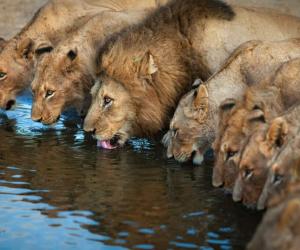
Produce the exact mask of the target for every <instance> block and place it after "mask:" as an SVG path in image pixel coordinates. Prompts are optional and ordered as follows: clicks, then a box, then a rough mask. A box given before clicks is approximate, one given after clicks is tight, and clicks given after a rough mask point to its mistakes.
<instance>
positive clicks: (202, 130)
mask: <svg viewBox="0 0 300 250" xmlns="http://www.w3.org/2000/svg"><path fill="white" fill-rule="evenodd" d="M299 56H300V40H299V39H291V40H286V41H281V42H260V41H251V42H248V43H245V44H243V45H241V46H240V47H239V48H237V49H236V51H235V52H234V53H233V54H232V56H231V57H230V58H229V59H228V60H227V62H226V63H225V65H224V66H223V67H222V68H221V70H220V71H219V72H217V73H216V74H214V75H213V76H212V77H211V78H210V79H209V80H208V81H207V82H206V83H205V84H204V85H205V87H206V89H207V93H208V96H207V97H205V100H207V99H208V102H207V106H206V107H203V109H202V110H201V112H202V113H201V114H200V113H199V112H198V111H197V110H195V109H193V106H194V102H195V98H194V95H193V93H195V91H196V90H192V91H191V92H190V93H189V94H187V95H185V96H184V97H183V98H182V100H181V101H180V103H179V105H178V107H177V109H176V112H175V114H174V116H173V119H172V121H171V123H170V131H172V130H176V131H178V132H179V134H181V138H188V139H187V140H186V141H187V142H185V145H184V148H185V149H181V148H183V145H182V143H181V141H180V140H177V139H176V138H172V137H170V138H169V140H168V142H169V143H166V144H167V146H168V152H169V154H168V156H169V157H170V156H171V157H172V156H175V158H176V159H177V158H178V157H177V155H180V154H181V152H184V155H185V156H186V157H185V158H184V159H183V158H182V159H181V160H183V161H184V160H187V159H188V158H189V157H190V156H191V154H192V151H191V150H199V151H200V152H202V153H204V152H205V151H206V150H207V149H208V148H209V147H210V146H211V144H212V142H213V141H214V139H215V138H216V132H217V128H218V124H219V115H218V111H219V106H220V105H221V103H222V102H223V101H224V100H226V99H228V98H231V99H232V98H234V99H236V100H239V99H242V97H243V94H244V92H245V90H246V89H247V87H248V86H251V85H252V84H255V83H259V82H262V83H263V82H264V81H265V79H266V78H267V77H268V76H269V75H272V74H274V73H275V72H276V70H277V69H278V67H279V66H281V65H282V63H284V62H286V61H288V60H290V59H292V58H296V57H299ZM270 82H272V80H269V81H267V83H264V84H266V85H268V84H269V83H270ZM272 84H273V83H272ZM277 85H278V86H279V87H282V89H284V87H283V86H282V85H281V84H279V83H278V84H276V86H277ZM293 85H294V84H291V89H294V91H295V88H294V87H292V86H293ZM297 91H298V90H297ZM286 95H288V93H286ZM295 96H296V95H295ZM261 98H262V99H263V98H264V97H263V96H261ZM248 99H249V102H250V103H251V102H253V101H251V100H250V96H249V97H248ZM256 101H259V100H256ZM253 103H254V102H253ZM186 110H190V111H191V112H193V115H191V114H190V113H189V115H187V112H186ZM204 111H205V113H203V112H204ZM191 128H194V129H193V133H192V132H191ZM168 135H170V133H169V134H168ZM187 148H188V149H189V150H188V151H187V150H186V149H187Z"/></svg>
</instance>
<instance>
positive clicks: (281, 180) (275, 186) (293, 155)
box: [257, 106, 300, 210]
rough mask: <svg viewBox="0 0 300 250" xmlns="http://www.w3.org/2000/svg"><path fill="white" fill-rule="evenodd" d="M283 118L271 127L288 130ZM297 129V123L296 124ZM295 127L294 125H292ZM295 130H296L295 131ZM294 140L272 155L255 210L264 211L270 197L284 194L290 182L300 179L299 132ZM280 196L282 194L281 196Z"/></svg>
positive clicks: (297, 110) (297, 108)
mask: <svg viewBox="0 0 300 250" xmlns="http://www.w3.org/2000/svg"><path fill="white" fill-rule="evenodd" d="M299 108H300V107H298V106H297V107H296V108H295V109H294V110H293V111H292V112H294V113H297V114H299ZM282 123H286V120H285V119H284V118H279V119H276V120H275V121H274V122H273V126H276V127H277V128H278V127H280V126H284V127H286V128H287V129H289V125H288V124H285V125H282ZM297 123H298V126H296V127H299V121H298V122H297ZM294 126H295V125H294ZM295 130H297V129H295ZM293 137H294V138H292V140H290V141H288V142H287V144H286V145H285V146H284V147H283V148H282V149H281V150H280V151H279V152H278V154H276V155H274V156H273V158H272V159H271V160H270V163H269V165H270V166H268V169H269V170H268V176H267V179H266V182H265V185H264V187H263V191H262V193H261V195H260V197H259V200H258V202H257V209H258V210H262V209H264V208H265V207H266V206H267V205H268V203H269V201H270V200H272V197H276V196H278V195H280V194H281V193H286V192H285V190H286V186H287V185H288V184H289V183H291V182H299V179H300V171H299V170H300V169H299V166H300V158H299V153H300V134H299V131H297V132H296V134H295V135H293ZM281 195H282V194H281Z"/></svg>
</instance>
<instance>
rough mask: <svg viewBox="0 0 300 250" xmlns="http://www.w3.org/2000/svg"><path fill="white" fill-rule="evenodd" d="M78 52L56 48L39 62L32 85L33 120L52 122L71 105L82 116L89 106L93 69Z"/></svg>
mask: <svg viewBox="0 0 300 250" xmlns="http://www.w3.org/2000/svg"><path fill="white" fill-rule="evenodd" d="M80 52H81V51H80ZM80 52H79V51H78V49H77V48H74V49H72V48H70V46H69V45H66V46H59V47H57V48H55V50H53V51H52V52H51V53H49V54H46V55H44V56H43V57H42V58H41V59H40V60H39V62H38V64H37V69H36V74H35V78H34V80H33V81H32V84H31V89H32V93H33V104H32V112H31V118H32V120H34V121H38V122H42V123H44V124H52V123H55V122H56V121H57V120H58V119H59V117H60V115H61V113H62V112H63V111H64V110H65V109H66V108H67V107H70V106H73V107H75V108H77V110H78V111H79V112H80V115H84V114H85V112H86V108H87V107H88V106H89V104H90V88H91V86H92V85H93V83H94V77H93V75H94V73H93V71H94V68H93V67H92V66H91V67H90V65H87V64H86V63H85V55H84V53H80Z"/></svg>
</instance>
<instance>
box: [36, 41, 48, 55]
mask: <svg viewBox="0 0 300 250" xmlns="http://www.w3.org/2000/svg"><path fill="white" fill-rule="evenodd" d="M52 50H53V46H52V44H51V43H50V42H42V43H40V44H39V45H38V46H37V48H36V49H35V51H34V53H35V55H36V56H38V57H39V56H40V55H42V54H45V53H50V52H51V51H52Z"/></svg>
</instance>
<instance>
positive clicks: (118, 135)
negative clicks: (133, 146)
mask: <svg viewBox="0 0 300 250" xmlns="http://www.w3.org/2000/svg"><path fill="white" fill-rule="evenodd" d="M101 80H102V81H101V82H100V81H97V82H96V84H95V85H94V86H93V88H92V91H91V93H92V99H93V101H92V104H91V107H90V109H89V112H88V114H87V116H86V118H85V121H84V130H85V131H87V132H93V135H94V137H95V138H96V139H97V140H98V146H101V147H103V148H106V149H113V148H116V147H118V146H122V145H124V143H125V142H126V141H127V139H128V138H129V137H130V135H131V134H133V133H135V132H136V131H135V128H134V127H133V124H134V121H135V120H136V115H137V112H138V110H137V108H136V105H135V103H134V101H133V99H132V97H131V95H130V92H129V91H128V90H127V89H126V88H125V87H124V86H123V85H122V84H120V83H118V82H117V81H115V80H112V79H110V78H107V77H102V78H101Z"/></svg>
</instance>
